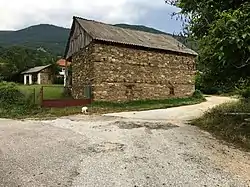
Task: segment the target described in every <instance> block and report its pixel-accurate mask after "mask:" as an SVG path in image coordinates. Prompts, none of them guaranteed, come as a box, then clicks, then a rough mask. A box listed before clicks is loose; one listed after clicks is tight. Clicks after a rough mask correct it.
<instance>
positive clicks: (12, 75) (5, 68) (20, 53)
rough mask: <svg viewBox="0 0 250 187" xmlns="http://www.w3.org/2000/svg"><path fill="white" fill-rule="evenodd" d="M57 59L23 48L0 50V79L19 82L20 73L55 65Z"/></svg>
mask: <svg viewBox="0 0 250 187" xmlns="http://www.w3.org/2000/svg"><path fill="white" fill-rule="evenodd" d="M56 60H57V58H56V57H55V56H53V55H51V54H49V53H47V52H43V51H39V50H32V49H27V48H24V47H10V48H0V79H1V80H6V81H19V80H18V79H19V75H20V73H21V72H22V71H24V70H27V69H29V68H32V67H35V66H42V65H47V64H53V63H55V62H56Z"/></svg>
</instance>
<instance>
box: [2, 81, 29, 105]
mask: <svg viewBox="0 0 250 187" xmlns="http://www.w3.org/2000/svg"><path fill="white" fill-rule="evenodd" d="M23 102H24V95H23V94H22V93H21V92H20V90H19V89H18V87H17V85H16V84H15V83H7V82H0V103H1V107H4V108H5V107H9V106H15V105H20V104H23Z"/></svg>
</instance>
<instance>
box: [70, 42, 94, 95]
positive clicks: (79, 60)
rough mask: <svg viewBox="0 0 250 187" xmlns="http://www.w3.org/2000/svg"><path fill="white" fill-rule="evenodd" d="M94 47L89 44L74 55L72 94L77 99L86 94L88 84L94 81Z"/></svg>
mask: <svg viewBox="0 0 250 187" xmlns="http://www.w3.org/2000/svg"><path fill="white" fill-rule="evenodd" d="M93 55H94V47H93V45H92V44H91V45H89V46H88V47H86V48H85V49H82V50H81V51H80V52H78V53H76V54H75V55H74V56H73V57H72V95H73V97H74V98H76V99H81V98H84V97H85V96H86V94H85V93H86V92H87V90H86V85H93V83H94V82H93V81H94V56H93Z"/></svg>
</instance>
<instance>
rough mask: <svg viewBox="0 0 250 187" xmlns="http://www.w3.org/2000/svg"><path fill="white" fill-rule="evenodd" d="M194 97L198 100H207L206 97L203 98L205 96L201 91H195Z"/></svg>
mask: <svg viewBox="0 0 250 187" xmlns="http://www.w3.org/2000/svg"><path fill="white" fill-rule="evenodd" d="M192 97H193V98H196V99H204V100H205V97H204V96H203V94H202V92H201V91H200V90H195V91H194V93H193V95H192Z"/></svg>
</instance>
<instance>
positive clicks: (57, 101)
mask: <svg viewBox="0 0 250 187" xmlns="http://www.w3.org/2000/svg"><path fill="white" fill-rule="evenodd" d="M75 89H77V90H82V95H83V98H81V99H74V98H73V97H72V96H71V91H72V88H67V89H65V88H64V87H63V86H42V87H41V91H40V96H41V106H42V107H55V108H63V107H70V106H86V105H88V104H91V102H92V98H91V95H92V94H91V86H89V85H86V86H82V87H81V88H75Z"/></svg>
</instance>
